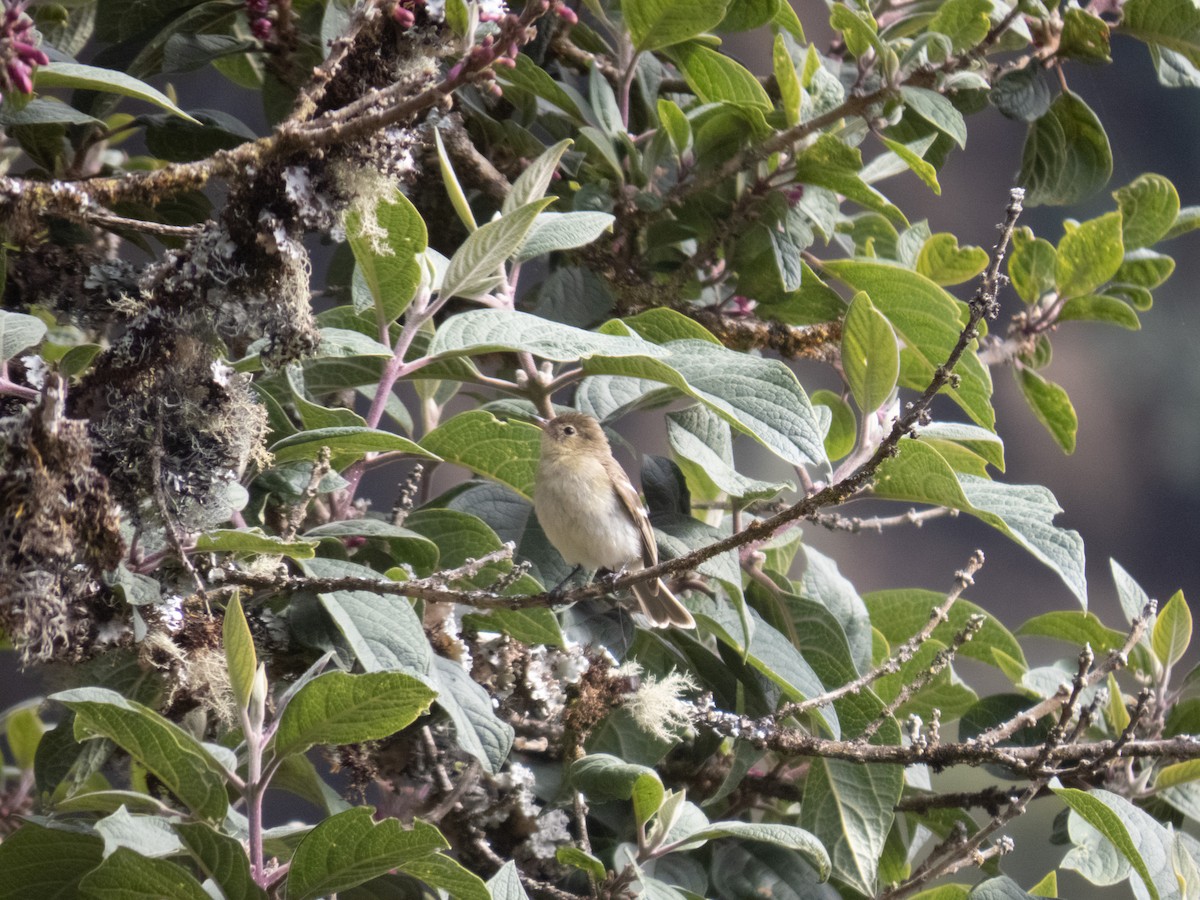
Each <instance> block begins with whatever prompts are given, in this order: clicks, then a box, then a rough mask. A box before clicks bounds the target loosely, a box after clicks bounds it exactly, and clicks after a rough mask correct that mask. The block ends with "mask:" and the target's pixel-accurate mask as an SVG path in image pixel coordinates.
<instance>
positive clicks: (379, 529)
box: [302, 517, 438, 577]
mask: <svg viewBox="0 0 1200 900" xmlns="http://www.w3.org/2000/svg"><path fill="white" fill-rule="evenodd" d="M302 536H303V537H304V538H306V539H308V540H330V539H332V540H337V541H341V540H344V539H346V538H356V537H358V538H366V539H367V540H369V541H378V542H379V543H381V544H385V545H386V546H387V551H388V553H389V554H391V556H392V558H393V560H394V561H395V562H396V563H397V564H398V565H404V566H411V567H412V569H413V570H414V571H415V572H416V573H417V574H418V575H421V576H425V575H431V574H433V569H434V567H435V566H436V565H437V562H438V548H437V545H435V544H434V543H433V541H430V540H429V539H427V538H425V537H422V536H421V535H419V534H417V533H416V532H415V531H411V530H409V529H408V528H405V527H403V526H401V525H393V524H392V523H391V522H385V521H384V520H383V519H373V518H366V517H363V518H359V519H341V520H335V521H332V522H326V523H325V524H324V525H317V526H316V527H314V528H310V529H309V530H308V531H306V532H305V533H304V534H303V535H302ZM328 562H334V560H314V561H311V562H309V563H307V564H306V565H307V567H308V568H316V567H319V566H322V565H325V564H326V563H328ZM355 568H360V569H362V571H361V572H360V573H358V574H362V575H365V576H367V577H371V576H373V575H375V574H376V573H375V572H373V571H371V570H370V569H365V568H363V567H361V566H359V567H355Z"/></svg>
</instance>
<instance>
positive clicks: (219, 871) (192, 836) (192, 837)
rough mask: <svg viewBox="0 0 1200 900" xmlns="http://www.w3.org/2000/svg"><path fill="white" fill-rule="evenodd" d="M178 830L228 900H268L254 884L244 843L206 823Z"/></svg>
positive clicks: (185, 824) (178, 826)
mask: <svg viewBox="0 0 1200 900" xmlns="http://www.w3.org/2000/svg"><path fill="white" fill-rule="evenodd" d="M174 827H175V833H176V834H178V835H179V837H180V839H181V840H182V841H183V845H184V846H185V847H186V848H187V850H188V852H189V853H191V854H192V856H193V857H195V859H196V862H197V863H199V865H200V868H201V869H202V870H203V872H204V874H205V875H206V876H208V877H209V878H211V879H212V880H213V882H214V883H216V885H217V886H218V887H219V888H220V889H221V894H222V896H224V897H225V900H266V897H267V893H266V891H264V890H263V889H262V888H261V887H259V886H258V885H257V884H255V883H254V877H253V876H252V875H251V874H250V858H249V857H248V856H247V855H246V850H245V848H244V847H243V846H242V842H241V841H239V840H237V839H236V838H232V837H230V836H229V835H227V834H222V833H221V832H219V831H217V830H215V829H213V828H210V827H209V826H208V825H205V824H203V823H202V822H179V823H176V824H175V826H174Z"/></svg>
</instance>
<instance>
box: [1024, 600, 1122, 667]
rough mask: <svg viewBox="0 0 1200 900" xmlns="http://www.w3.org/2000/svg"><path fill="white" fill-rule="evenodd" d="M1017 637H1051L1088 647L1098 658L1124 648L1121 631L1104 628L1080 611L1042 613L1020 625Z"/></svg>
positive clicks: (1073, 644)
mask: <svg viewBox="0 0 1200 900" xmlns="http://www.w3.org/2000/svg"><path fill="white" fill-rule="evenodd" d="M1017 634H1019V635H1037V636H1039V637H1047V638H1053V639H1054V640H1058V641H1066V642H1067V643H1068V644H1071V645H1072V646H1075V647H1082V646H1083V645H1084V644H1091V645H1092V650H1094V651H1095V652H1096V654H1097V655H1099V656H1103V655H1105V654H1106V653H1108V651H1110V650H1120V649H1121V647H1123V646H1124V645H1125V632H1123V631H1117V630H1116V629H1115V628H1108V627H1107V626H1106V625H1105V624H1104V623H1103V622H1101V621H1100V619H1099V618H1097V617H1096V615H1095V614H1094V613H1090V612H1083V611H1082V610H1070V609H1056V610H1053V611H1052V612H1048V613H1042V614H1041V615H1040V616H1034V617H1033V618H1031V619H1028V620H1026V621H1025V622H1023V623H1022V624H1021V627H1020V628H1018V629H1017Z"/></svg>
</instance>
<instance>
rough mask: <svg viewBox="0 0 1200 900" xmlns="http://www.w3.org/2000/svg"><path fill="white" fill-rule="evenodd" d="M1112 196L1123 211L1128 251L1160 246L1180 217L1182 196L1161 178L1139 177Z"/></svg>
mask: <svg viewBox="0 0 1200 900" xmlns="http://www.w3.org/2000/svg"><path fill="white" fill-rule="evenodd" d="M1112 196H1114V197H1115V198H1116V202H1117V206H1120V209H1121V238H1122V242H1123V244H1124V247H1126V250H1127V251H1128V250H1138V248H1139V247H1148V246H1150V245H1152V244H1157V242H1158V241H1160V240H1162V239H1163V238H1165V236H1166V234H1168V232H1170V230H1171V226H1172V224H1175V220H1176V218H1177V217H1178V215H1180V194H1178V192H1176V190H1175V185H1172V184H1171V182H1170V181H1169V180H1168V179H1165V178H1163V176H1162V175H1154V174H1145V175H1139V176H1138V178H1135V179H1134V180H1133V181H1130V182H1129V184H1128V185H1126V186H1124V187H1120V188H1117V190H1116V191H1114V192H1112Z"/></svg>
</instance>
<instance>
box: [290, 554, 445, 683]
mask: <svg viewBox="0 0 1200 900" xmlns="http://www.w3.org/2000/svg"><path fill="white" fill-rule="evenodd" d="M303 567H304V570H305V572H306V573H307V574H309V575H311V576H313V577H316V578H343V577H357V578H378V579H379V580H380V581H386V580H387V579H385V578H384V577H383V576H382V575H379V574H378V573H376V572H374V571H372V570H371V569H368V568H366V567H365V566H360V565H356V564H355V563H352V562H346V561H344V560H339V559H324V558H318V559H311V560H305V561H304V563H303ZM318 597H320V599H321V605H322V606H324V607H325V611H326V612H327V613H329V617H330V618H331V619H333V623H334V625H336V626H337V629H338V630H339V631H340V632H341V633H342V636H343V637H344V638H345V639H346V642H347V643H348V644H349V645H350V649H351V650H352V651H353V653H354V655H355V657H356V658H357V659H358V662H359V665H361V666H362V667H363V669H364V670H365V671H367V672H396V671H401V672H409V673H414V672H415V673H417V674H420V675H424V674H427V673H428V672H429V667H430V664H431V657H432V654H431V652H430V649H429V641H428V640H427V639H426V637H425V630H424V628H423V627H422V626H421V620H420V618H419V617H418V616H417V614H416V613H415V612H414V611H413V608H412V604H411V603H410V602H409V600H408V599H407V598H405V597H401V596H397V595H396V594H377V593H374V592H372V591H330V592H328V593H323V594H318Z"/></svg>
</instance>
